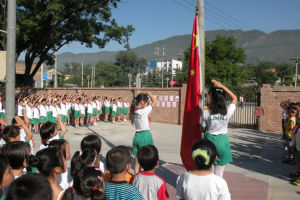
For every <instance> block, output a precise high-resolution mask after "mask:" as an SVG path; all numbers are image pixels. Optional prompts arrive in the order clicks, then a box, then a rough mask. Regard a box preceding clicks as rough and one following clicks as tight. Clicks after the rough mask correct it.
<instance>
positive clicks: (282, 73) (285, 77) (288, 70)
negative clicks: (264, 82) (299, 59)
mask: <svg viewBox="0 0 300 200" xmlns="http://www.w3.org/2000/svg"><path fill="white" fill-rule="evenodd" d="M276 74H277V76H278V77H279V78H280V82H281V84H282V85H291V84H293V76H294V66H292V65H289V64H285V63H284V64H280V65H277V66H276Z"/></svg>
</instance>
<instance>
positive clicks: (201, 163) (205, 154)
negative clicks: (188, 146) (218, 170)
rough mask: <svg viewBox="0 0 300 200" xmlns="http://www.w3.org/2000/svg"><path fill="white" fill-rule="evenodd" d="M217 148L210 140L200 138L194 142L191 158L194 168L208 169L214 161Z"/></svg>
mask: <svg viewBox="0 0 300 200" xmlns="http://www.w3.org/2000/svg"><path fill="white" fill-rule="evenodd" d="M216 156H217V150H216V147H215V145H214V143H212V142H211V141H209V140H207V139H201V140H198V141H197V142H195V143H194V145H193V147H192V158H193V160H194V162H195V165H196V170H202V169H210V167H211V165H212V164H213V162H214V161H215V159H216Z"/></svg>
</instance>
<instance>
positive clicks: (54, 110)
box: [50, 105, 58, 118]
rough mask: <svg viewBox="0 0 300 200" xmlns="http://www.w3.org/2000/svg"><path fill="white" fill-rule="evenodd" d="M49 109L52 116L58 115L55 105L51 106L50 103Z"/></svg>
mask: <svg viewBox="0 0 300 200" xmlns="http://www.w3.org/2000/svg"><path fill="white" fill-rule="evenodd" d="M50 111H51V112H52V117H55V118H56V117H57V115H58V110H57V109H56V107H55V106H53V105H51V106H50Z"/></svg>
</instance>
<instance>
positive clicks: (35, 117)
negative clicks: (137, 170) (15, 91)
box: [33, 107, 40, 119]
mask: <svg viewBox="0 0 300 200" xmlns="http://www.w3.org/2000/svg"><path fill="white" fill-rule="evenodd" d="M33 118H34V119H39V118H40V111H39V109H38V108H36V107H33Z"/></svg>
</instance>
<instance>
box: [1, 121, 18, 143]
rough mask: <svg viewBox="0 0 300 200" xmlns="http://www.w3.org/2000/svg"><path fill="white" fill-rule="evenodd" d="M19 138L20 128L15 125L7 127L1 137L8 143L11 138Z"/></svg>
mask: <svg viewBox="0 0 300 200" xmlns="http://www.w3.org/2000/svg"><path fill="white" fill-rule="evenodd" d="M19 136H20V128H19V127H18V126H15V125H11V126H7V127H5V128H4V130H3V132H2V134H1V137H2V138H3V140H4V141H5V142H6V143H9V142H10V138H18V137H19Z"/></svg>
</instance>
